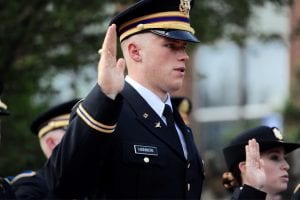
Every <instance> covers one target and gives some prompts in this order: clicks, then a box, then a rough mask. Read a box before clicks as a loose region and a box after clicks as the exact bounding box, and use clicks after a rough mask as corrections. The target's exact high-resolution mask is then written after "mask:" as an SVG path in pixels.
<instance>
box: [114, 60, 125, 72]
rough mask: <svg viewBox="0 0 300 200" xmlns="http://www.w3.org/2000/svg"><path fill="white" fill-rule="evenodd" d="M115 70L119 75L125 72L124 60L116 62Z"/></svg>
mask: <svg viewBox="0 0 300 200" xmlns="http://www.w3.org/2000/svg"><path fill="white" fill-rule="evenodd" d="M116 68H117V69H118V71H119V72H120V73H124V71H125V68H126V62H125V60H124V58H120V59H119V60H118V61H117V66H116Z"/></svg>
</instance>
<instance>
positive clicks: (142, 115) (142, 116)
mask: <svg viewBox="0 0 300 200" xmlns="http://www.w3.org/2000/svg"><path fill="white" fill-rule="evenodd" d="M122 95H123V97H124V99H126V101H127V103H128V104H129V105H130V107H131V108H132V110H133V111H134V112H135V113H136V116H137V120H138V121H139V122H140V123H142V124H143V125H144V126H145V127H146V128H147V129H148V130H149V132H150V133H151V134H153V135H154V136H155V137H157V138H158V139H159V140H161V141H163V142H164V143H165V144H166V145H167V146H168V147H169V148H170V149H172V150H173V151H174V152H175V153H176V154H177V155H178V156H179V157H180V158H182V159H184V160H185V158H184V155H183V152H182V149H178V148H176V146H174V145H173V143H172V142H171V141H172V140H171V139H170V138H169V137H170V135H169V134H166V133H167V131H168V129H167V127H166V125H165V123H164V122H163V121H162V119H161V118H160V116H158V115H157V114H156V113H155V111H154V110H153V109H152V108H151V106H150V105H148V103H147V102H146V101H145V100H144V99H143V97H141V96H140V95H139V94H138V92H137V91H136V90H135V89H134V88H133V87H132V86H130V85H129V84H128V83H125V88H124V90H123V91H122Z"/></svg>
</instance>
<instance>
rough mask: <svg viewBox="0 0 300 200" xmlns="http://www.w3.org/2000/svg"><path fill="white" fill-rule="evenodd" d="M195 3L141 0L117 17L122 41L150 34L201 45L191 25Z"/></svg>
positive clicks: (115, 20) (114, 19)
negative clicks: (138, 34)
mask: <svg viewBox="0 0 300 200" xmlns="http://www.w3.org/2000/svg"><path fill="white" fill-rule="evenodd" d="M192 5H193V1H192V0H140V1H138V2H137V3H135V4H133V5H132V6H130V7H129V8H127V9H125V10H124V11H122V12H121V13H119V14H118V15H117V16H115V17H114V18H113V19H112V20H111V22H110V24H116V26H117V34H118V36H119V37H120V41H123V40H124V39H126V38H128V37H129V36H131V35H134V34H137V33H140V32H145V31H150V32H152V33H154V34H157V35H161V36H164V37H167V38H171V39H175V40H183V41H187V42H199V40H198V39H197V38H196V36H195V35H194V33H195V31H194V29H193V28H192V27H191V25H190V10H191V8H192Z"/></svg>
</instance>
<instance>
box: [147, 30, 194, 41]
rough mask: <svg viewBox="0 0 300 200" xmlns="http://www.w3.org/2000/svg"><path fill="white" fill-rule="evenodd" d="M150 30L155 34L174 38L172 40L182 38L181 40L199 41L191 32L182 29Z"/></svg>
mask: <svg viewBox="0 0 300 200" xmlns="http://www.w3.org/2000/svg"><path fill="white" fill-rule="evenodd" d="M150 32H151V33H154V34H156V35H160V36H163V37H167V38H170V39H174V40H182V41H186V42H193V43H198V42H199V40H198V39H197V38H196V37H195V36H194V35H193V34H192V33H191V32H188V31H184V30H174V29H167V30H162V29H152V30H150Z"/></svg>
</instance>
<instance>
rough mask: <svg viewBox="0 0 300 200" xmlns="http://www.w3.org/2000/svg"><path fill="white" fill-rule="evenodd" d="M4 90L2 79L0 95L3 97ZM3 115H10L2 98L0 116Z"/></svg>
mask: <svg viewBox="0 0 300 200" xmlns="http://www.w3.org/2000/svg"><path fill="white" fill-rule="evenodd" d="M2 91H3V83H2V81H0V97H1V94H2ZM3 115H9V112H8V111H7V106H6V104H5V103H3V102H2V101H1V99H0V116H3Z"/></svg>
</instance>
